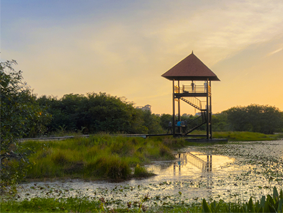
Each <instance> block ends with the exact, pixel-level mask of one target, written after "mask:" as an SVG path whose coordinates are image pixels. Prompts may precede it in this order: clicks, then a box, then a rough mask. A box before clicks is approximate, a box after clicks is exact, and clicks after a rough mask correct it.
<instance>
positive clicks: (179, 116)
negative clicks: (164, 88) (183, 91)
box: [178, 80, 181, 134]
mask: <svg viewBox="0 0 283 213" xmlns="http://www.w3.org/2000/svg"><path fill="white" fill-rule="evenodd" d="M178 93H180V81H179V80H178ZM180 104H181V103H180V97H179V98H178V121H181V106H180ZM178 133H180V134H181V126H179V127H178Z"/></svg>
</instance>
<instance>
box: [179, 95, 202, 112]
mask: <svg viewBox="0 0 283 213" xmlns="http://www.w3.org/2000/svg"><path fill="white" fill-rule="evenodd" d="M180 99H181V100H182V101H184V102H186V103H188V104H190V105H191V106H193V107H194V108H196V109H198V110H201V111H202V110H203V108H202V103H201V102H202V101H201V100H199V99H198V98H196V97H186V98H184V97H181V98H180Z"/></svg>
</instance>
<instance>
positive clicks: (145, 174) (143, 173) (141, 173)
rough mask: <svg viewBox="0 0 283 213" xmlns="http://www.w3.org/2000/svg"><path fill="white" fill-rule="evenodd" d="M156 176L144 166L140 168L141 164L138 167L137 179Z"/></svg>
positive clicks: (136, 169) (135, 173)
mask: <svg viewBox="0 0 283 213" xmlns="http://www.w3.org/2000/svg"><path fill="white" fill-rule="evenodd" d="M153 175H154V174H153V173H152V172H149V171H147V169H146V168H145V167H143V166H140V165H139V164H137V165H136V167H135V171H134V176H135V177H150V176H153Z"/></svg>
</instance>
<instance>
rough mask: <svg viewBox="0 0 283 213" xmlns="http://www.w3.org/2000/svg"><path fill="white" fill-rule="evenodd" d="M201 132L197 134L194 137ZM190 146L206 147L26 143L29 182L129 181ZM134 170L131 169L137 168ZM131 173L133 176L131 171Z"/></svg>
mask: <svg viewBox="0 0 283 213" xmlns="http://www.w3.org/2000/svg"><path fill="white" fill-rule="evenodd" d="M199 133H202V132H197V134H199ZM213 137H214V138H228V139H229V140H230V141H263V140H276V139H278V138H279V137H282V135H265V134H261V133H253V132H214V133H213ZM189 145H193V146H195V145H206V144H203V143H201V144H197V143H192V142H187V141H186V140H185V139H184V138H178V139H176V138H173V137H150V138H147V139H143V138H138V137H136V138H131V137H123V136H111V135H107V134H98V135H93V136H90V137H89V138H83V137H79V136H76V137H75V138H74V139H67V140H64V141H26V142H24V143H23V146H24V147H28V148H29V149H31V151H32V154H31V155H30V157H29V159H30V162H31V165H32V166H31V167H30V169H29V170H28V173H27V178H28V179H44V178H83V179H101V178H103V179H105V178H106V179H110V180H111V179H113V180H119V179H129V178H131V177H133V176H134V177H146V176H149V175H150V173H146V172H145V171H146V170H145V169H144V168H143V167H142V165H144V164H148V163H150V162H151V161H152V160H171V159H174V158H175V157H174V154H173V150H174V149H179V148H182V147H185V146H189ZM137 165H140V166H138V168H136V169H131V168H134V167H136V166H137ZM132 171H133V172H134V174H133V172H132Z"/></svg>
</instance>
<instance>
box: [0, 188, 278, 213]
mask: <svg viewBox="0 0 283 213" xmlns="http://www.w3.org/2000/svg"><path fill="white" fill-rule="evenodd" d="M147 200H148V199H143V200H141V201H140V202H138V203H131V202H128V204H127V208H121V209H107V208H106V207H105V205H104V204H105V203H106V202H107V201H105V200H104V199H102V198H100V199H99V200H92V199H89V198H88V197H84V198H60V199H52V198H33V199H31V200H24V201H21V202H16V201H6V202H3V201H2V202H1V203H0V204H1V212H3V213H4V212H15V213H16V212H33V213H35V212H66V213H71V212H80V213H83V212H112V213H114V212H160V213H161V212H196V213H197V212H207V213H209V212H215V213H217V212H227V213H228V212H261V213H262V212H278V213H282V212H283V192H282V189H281V191H280V193H278V191H277V189H276V188H274V189H273V195H267V196H266V197H265V196H262V198H261V199H260V200H257V201H255V200H253V199H252V198H250V199H249V200H248V201H247V202H225V201H223V200H220V201H212V202H210V203H208V202H207V201H206V200H205V199H203V200H202V201H201V202H199V203H192V204H181V203H180V204H173V205H164V206H161V207H147Z"/></svg>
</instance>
